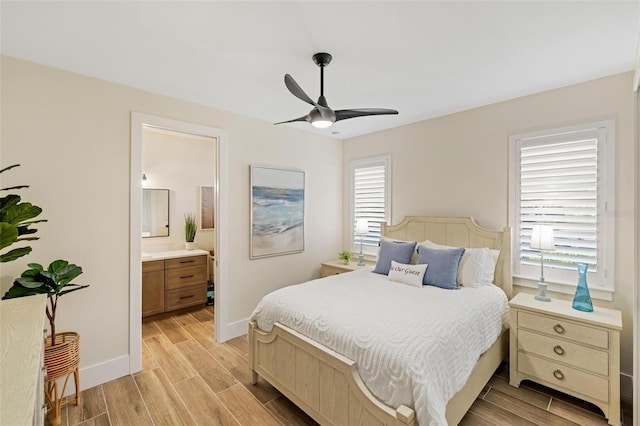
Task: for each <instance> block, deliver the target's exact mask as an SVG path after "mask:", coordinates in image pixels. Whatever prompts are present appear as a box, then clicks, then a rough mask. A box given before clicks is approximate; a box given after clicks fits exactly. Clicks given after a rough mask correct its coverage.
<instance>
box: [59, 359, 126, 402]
mask: <svg viewBox="0 0 640 426" xmlns="http://www.w3.org/2000/svg"><path fill="white" fill-rule="evenodd" d="M127 374H129V355H122V356H120V357H118V358H113V359H110V360H108V361H104V362H101V363H99V364H94V365H89V366H87V367H83V368H81V369H80V390H85V389H90V388H92V387H94V386H98V385H101V384H103V383H106V382H110V381H111V380H115V379H119V378H120V377H123V376H126V375H127ZM61 385H62V383H61ZM75 391H76V387H75V384H74V382H73V377H71V378H69V382H68V383H67V388H66V389H65V392H64V394H65V396H66V395H72V394H74V393H75Z"/></svg>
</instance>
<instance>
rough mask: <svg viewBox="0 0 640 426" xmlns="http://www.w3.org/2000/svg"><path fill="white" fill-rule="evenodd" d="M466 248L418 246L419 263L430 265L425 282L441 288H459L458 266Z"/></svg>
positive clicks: (425, 275)
mask: <svg viewBox="0 0 640 426" xmlns="http://www.w3.org/2000/svg"><path fill="white" fill-rule="evenodd" d="M463 254H464V249H463V248H462V247H460V248H452V249H444V250H443V249H434V248H430V247H426V246H420V247H418V264H421V263H426V264H428V265H429V267H428V268H427V271H426V272H425V274H424V280H423V281H422V282H423V284H426V285H434V286H436V287H440V288H446V289H457V288H458V266H459V265H460V259H461V258H462V255H463Z"/></svg>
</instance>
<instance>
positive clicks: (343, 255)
mask: <svg viewBox="0 0 640 426" xmlns="http://www.w3.org/2000/svg"><path fill="white" fill-rule="evenodd" d="M351 258H353V254H352V253H351V252H350V251H349V250H344V251H341V252H340V253H338V259H340V260H342V263H344V264H345V265H348V264H349V262H350V261H351Z"/></svg>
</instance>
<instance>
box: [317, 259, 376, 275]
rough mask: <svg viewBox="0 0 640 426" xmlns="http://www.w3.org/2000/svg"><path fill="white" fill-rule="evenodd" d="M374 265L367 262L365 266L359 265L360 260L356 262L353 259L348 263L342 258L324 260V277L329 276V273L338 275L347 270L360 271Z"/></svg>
mask: <svg viewBox="0 0 640 426" xmlns="http://www.w3.org/2000/svg"><path fill="white" fill-rule="evenodd" d="M372 266H374V264H373V263H367V262H365V265H364V266H358V261H357V260H356V261H355V262H354V261H353V260H352V261H351V262H349V263H348V264H346V265H345V264H344V262H342V260H331V261H329V262H322V278H324V277H328V276H329V275H337V274H343V273H345V272H353V271H358V270H360V269H366V268H371V267H372Z"/></svg>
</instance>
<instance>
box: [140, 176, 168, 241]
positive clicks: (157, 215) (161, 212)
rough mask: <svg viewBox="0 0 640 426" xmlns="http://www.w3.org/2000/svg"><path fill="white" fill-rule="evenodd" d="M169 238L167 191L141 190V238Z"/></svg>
mask: <svg viewBox="0 0 640 426" xmlns="http://www.w3.org/2000/svg"><path fill="white" fill-rule="evenodd" d="M168 236H169V190H168V189H147V188H143V189H142V238H150V237H168Z"/></svg>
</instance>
